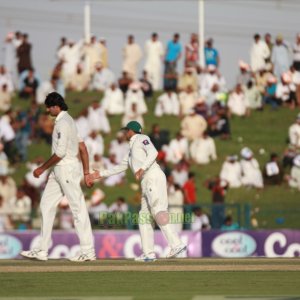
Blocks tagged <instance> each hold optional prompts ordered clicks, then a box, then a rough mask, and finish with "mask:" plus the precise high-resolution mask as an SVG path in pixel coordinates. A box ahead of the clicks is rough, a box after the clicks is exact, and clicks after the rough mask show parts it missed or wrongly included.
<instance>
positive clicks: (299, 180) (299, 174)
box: [286, 155, 300, 191]
mask: <svg viewBox="0 0 300 300" xmlns="http://www.w3.org/2000/svg"><path fill="white" fill-rule="evenodd" d="M286 179H287V181H288V184H289V186H290V187H292V188H296V189H298V190H299V191H300V155H297V156H296V157H295V158H294V160H293V167H292V169H291V174H290V176H287V177H286Z"/></svg>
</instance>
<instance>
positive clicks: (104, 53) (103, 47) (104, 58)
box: [99, 37, 109, 68]
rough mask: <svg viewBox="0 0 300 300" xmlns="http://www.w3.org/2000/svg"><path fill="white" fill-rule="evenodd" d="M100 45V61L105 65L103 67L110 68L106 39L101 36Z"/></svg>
mask: <svg viewBox="0 0 300 300" xmlns="http://www.w3.org/2000/svg"><path fill="white" fill-rule="evenodd" d="M99 47H100V62H101V63H102V65H103V68H108V66H109V64H108V49H107V44H106V39H105V38H104V37H101V38H100V40H99Z"/></svg>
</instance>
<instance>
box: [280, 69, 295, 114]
mask: <svg viewBox="0 0 300 300" xmlns="http://www.w3.org/2000/svg"><path fill="white" fill-rule="evenodd" d="M295 91H296V87H295V85H294V84H293V83H292V77H291V75H290V74H289V73H287V72H286V73H283V74H282V75H281V81H280V82H279V83H278V84H277V86H276V98H277V99H279V100H280V102H281V103H283V104H286V105H289V106H290V107H291V108H294V107H295V103H296V94H295Z"/></svg>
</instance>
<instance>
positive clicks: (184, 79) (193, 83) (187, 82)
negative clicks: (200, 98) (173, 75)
mask: <svg viewBox="0 0 300 300" xmlns="http://www.w3.org/2000/svg"><path fill="white" fill-rule="evenodd" d="M194 72H195V69H194V68H193V67H185V70H184V73H183V74H182V75H181V76H180V77H179V80H178V87H177V89H178V90H179V91H185V90H186V89H187V88H188V87H191V88H192V90H193V91H194V92H196V91H197V90H198V82H197V77H196V75H195V73H194Z"/></svg>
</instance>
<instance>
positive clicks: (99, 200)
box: [88, 188, 108, 225]
mask: <svg viewBox="0 0 300 300" xmlns="http://www.w3.org/2000/svg"><path fill="white" fill-rule="evenodd" d="M104 198H105V193H104V192H103V191H102V190H100V189H99V188H97V189H95V190H94V191H93V193H92V195H91V199H90V201H89V204H88V212H89V215H90V218H91V222H92V224H93V225H99V221H100V222H102V221H104V220H103V219H102V217H104V215H103V216H102V215H101V213H103V212H104V213H105V212H108V207H107V205H106V204H105V203H104V202H103V200H104Z"/></svg>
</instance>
